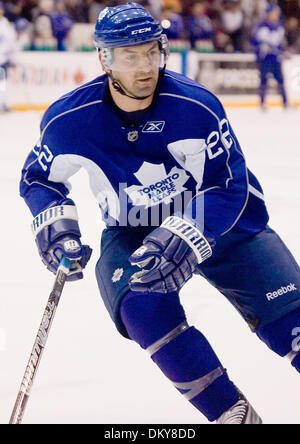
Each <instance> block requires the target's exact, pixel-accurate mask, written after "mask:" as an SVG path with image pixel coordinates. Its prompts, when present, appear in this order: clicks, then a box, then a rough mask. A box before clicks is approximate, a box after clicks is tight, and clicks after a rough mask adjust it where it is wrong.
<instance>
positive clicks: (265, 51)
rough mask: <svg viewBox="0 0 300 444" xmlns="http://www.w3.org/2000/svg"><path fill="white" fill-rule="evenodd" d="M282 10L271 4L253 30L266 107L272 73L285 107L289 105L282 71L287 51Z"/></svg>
mask: <svg viewBox="0 0 300 444" xmlns="http://www.w3.org/2000/svg"><path fill="white" fill-rule="evenodd" d="M280 15H281V11H280V8H279V6H277V5H274V4H272V5H269V6H268V8H267V10H266V17H265V20H263V21H262V22H261V23H260V24H259V25H258V26H257V28H256V29H255V30H254V32H253V36H252V43H253V45H254V48H255V53H256V58H257V65H258V68H259V71H260V88H259V95H260V101H261V107H262V108H263V109H265V97H266V92H267V83H268V75H269V74H271V75H273V77H274V78H275V79H276V81H277V83H278V91H279V93H280V95H281V97H282V100H283V105H284V107H286V106H287V95H286V90H285V86H284V77H283V73H282V60H283V56H284V51H285V29H284V27H283V25H282V23H281V20H280Z"/></svg>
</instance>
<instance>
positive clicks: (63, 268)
mask: <svg viewBox="0 0 300 444" xmlns="http://www.w3.org/2000/svg"><path fill="white" fill-rule="evenodd" d="M70 265H71V261H70V260H69V259H67V258H64V257H63V258H62V260H61V262H60V265H59V267H58V270H57V273H56V278H55V281H54V285H53V289H52V291H51V293H50V296H49V299H48V303H47V306H46V308H45V311H44V314H43V318H42V322H41V324H40V327H39V330H38V333H37V336H36V339H35V342H34V345H33V349H32V352H31V355H30V358H29V361H28V364H27V367H26V370H25V374H24V376H23V379H22V383H21V387H20V390H19V393H18V396H17V399H16V402H15V405H14V409H13V411H12V414H11V417H10V421H9V424H21V423H22V419H23V415H24V412H25V408H26V404H27V401H28V398H29V395H30V390H31V387H32V384H33V381H34V378H35V376H36V373H37V369H38V366H39V363H40V361H41V358H42V354H43V351H44V348H45V346H46V342H47V339H48V335H49V331H50V327H51V324H52V321H53V319H54V315H55V312H56V309H57V306H58V303H59V300H60V297H61V294H62V291H63V288H64V285H65V282H66V278H67V274H68V272H69V269H70Z"/></svg>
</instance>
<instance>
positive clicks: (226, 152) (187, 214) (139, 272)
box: [21, 3, 300, 424]
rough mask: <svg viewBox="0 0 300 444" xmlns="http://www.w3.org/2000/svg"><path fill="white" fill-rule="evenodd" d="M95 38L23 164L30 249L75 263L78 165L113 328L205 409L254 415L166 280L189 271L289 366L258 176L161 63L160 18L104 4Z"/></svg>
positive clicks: (293, 303) (75, 271) (285, 299)
mask: <svg viewBox="0 0 300 444" xmlns="http://www.w3.org/2000/svg"><path fill="white" fill-rule="evenodd" d="M95 42H96V46H97V48H98V52H99V59H100V63H101V65H102V68H103V69H104V70H105V75H101V76H100V77H98V78H96V79H95V80H94V81H91V82H89V83H87V84H85V85H83V86H81V87H79V88H77V89H76V90H74V91H72V92H70V93H69V94H66V95H65V96H63V97H62V98H60V99H59V100H58V101H56V102H55V103H54V104H52V105H51V106H50V108H49V109H48V110H47V112H46V113H45V115H44V118H43V120H42V123H41V137H40V140H39V143H38V144H37V145H36V146H35V147H34V149H33V151H32V152H31V153H30V154H29V157H28V158H27V160H26V163H25V166H24V169H23V172H22V181H21V195H22V196H23V198H24V199H25V201H26V203H27V205H28V206H29V208H30V210H31V212H32V214H33V216H34V221H33V226H32V227H33V232H34V234H35V239H36V243H37V247H38V251H39V253H40V255H41V258H42V260H43V262H44V263H45V264H46V266H47V267H48V268H49V270H51V271H53V272H54V273H55V272H56V270H57V267H58V264H59V261H60V258H61V257H62V255H65V256H67V257H69V258H70V259H71V260H72V263H73V267H72V269H71V272H70V275H69V276H68V279H69V280H76V279H80V278H82V277H83V274H82V271H83V268H84V267H85V266H86V264H87V262H88V260H89V258H90V255H91V249H90V247H88V246H87V245H82V243H81V240H80V239H81V233H80V230H79V225H78V217H77V213H76V207H75V203H74V202H73V201H72V200H71V199H70V198H69V197H68V193H69V191H70V184H69V181H68V180H69V178H70V177H71V176H72V175H73V174H75V173H76V172H77V171H78V170H79V169H80V168H81V167H83V168H85V169H86V170H87V172H88V174H89V176H90V183H91V188H92V191H93V193H94V195H95V197H96V199H97V201H98V202H99V206H100V209H101V212H102V217H103V219H104V221H105V222H106V225H107V228H106V229H105V230H104V231H103V233H102V239H101V257H100V259H99V261H98V262H97V265H96V277H97V281H98V285H99V289H100V293H101V296H102V298H103V300H104V303H105V305H106V307H107V309H108V311H109V313H110V315H111V317H112V319H113V321H114V322H115V324H116V327H117V328H118V330H119V332H120V333H121V334H123V335H124V336H125V337H127V338H130V339H132V340H134V341H136V342H137V343H138V344H139V345H140V346H141V347H142V348H143V349H145V350H146V351H148V353H149V354H150V356H151V358H152V360H153V361H154V362H155V363H156V364H157V365H158V367H159V368H160V369H161V371H162V372H163V373H164V375H165V376H166V377H167V378H168V379H169V380H170V381H171V382H172V383H173V385H174V386H175V387H176V388H177V390H178V391H179V392H180V393H182V395H183V396H184V397H185V398H186V399H187V400H189V401H190V402H191V403H192V404H193V405H194V406H195V408H197V409H198V410H199V411H200V412H202V413H203V414H204V415H205V416H206V417H207V419H208V420H209V421H217V422H218V423H219V424H260V423H261V419H260V417H259V415H258V414H257V413H256V412H255V410H254V409H253V407H251V405H250V404H249V402H248V401H247V399H246V398H245V397H244V396H243V395H242V394H241V393H240V391H239V390H238V389H237V388H236V386H235V385H234V384H233V383H232V382H231V381H230V379H229V377H228V375H227V372H226V370H225V368H224V367H223V366H222V364H221V362H220V360H219V359H218V357H217V356H216V354H215V352H214V351H213V349H212V347H211V346H210V344H209V342H208V341H207V339H206V338H205V337H204V336H203V334H202V333H201V332H200V331H198V330H197V329H196V328H194V327H192V326H190V325H188V323H187V319H186V316H185V312H184V309H183V307H182V305H181V303H180V299H179V290H180V289H181V287H182V286H183V285H184V283H185V282H186V281H187V280H188V279H190V278H191V277H192V275H193V274H200V275H202V276H203V277H204V278H206V279H207V280H208V281H209V282H210V283H211V284H212V285H213V286H214V287H216V288H217V289H218V290H219V291H220V292H221V293H223V294H224V296H225V297H226V298H228V299H229V301H230V302H231V303H232V304H233V305H234V306H235V307H236V309H237V310H238V311H239V312H240V314H241V315H242V316H243V317H244V319H245V320H246V321H247V322H248V324H249V326H250V328H251V329H252V330H253V331H254V332H255V333H256V334H257V336H258V337H259V338H260V339H261V340H262V341H264V342H265V343H266V344H267V345H268V346H269V347H270V348H271V349H272V350H273V351H274V352H276V353H278V354H279V355H280V356H287V357H289V359H290V360H291V362H292V365H293V366H294V367H295V368H296V370H298V371H299V372H300V353H298V350H296V349H295V347H293V346H292V341H293V339H294V338H293V336H291V332H292V331H293V329H294V328H295V327H299V326H300V294H299V286H300V279H299V267H298V265H297V264H296V262H295V260H294V258H293V257H292V255H291V253H290V252H289V250H288V249H287V247H286V246H285V245H284V244H283V242H282V241H281V240H280V238H279V237H278V236H277V234H276V233H275V232H274V231H273V230H272V229H271V228H270V227H269V226H268V225H267V223H268V214H267V210H266V207H265V202H264V195H263V192H262V189H261V187H260V185H259V183H258V181H257V179H256V178H255V176H254V175H253V174H252V173H251V172H250V171H249V170H248V169H247V167H246V164H245V159H244V156H243V153H242V151H241V148H240V146H239V143H238V141H237V139H236V137H235V134H234V132H233V130H232V128H231V126H230V124H229V122H228V119H227V116H226V114H225V112H224V109H223V107H222V105H221V103H220V102H219V100H218V99H217V98H216V97H215V96H214V95H213V94H212V93H210V92H209V91H208V90H206V89H205V88H204V87H202V86H201V85H199V84H198V83H196V82H194V81H192V80H190V79H188V78H186V77H183V76H181V75H179V74H175V73H173V72H170V71H167V70H165V65H166V61H167V57H168V42H167V39H166V37H165V36H164V35H163V34H162V29H161V27H160V25H159V23H158V22H156V21H155V20H154V19H153V17H152V16H151V15H150V14H149V13H148V12H147V11H146V10H145V9H144V8H143V7H141V6H139V5H137V4H135V3H127V4H125V5H121V6H117V7H113V8H105V9H104V10H103V11H102V12H101V13H100V15H99V19H98V21H97V24H96V31H95ZM199 297H201V294H199Z"/></svg>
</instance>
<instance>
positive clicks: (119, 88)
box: [107, 70, 152, 100]
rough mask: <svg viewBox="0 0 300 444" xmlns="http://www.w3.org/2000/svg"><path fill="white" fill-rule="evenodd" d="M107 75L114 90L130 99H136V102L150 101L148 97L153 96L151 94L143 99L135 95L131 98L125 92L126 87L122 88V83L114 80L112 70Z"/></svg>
mask: <svg viewBox="0 0 300 444" xmlns="http://www.w3.org/2000/svg"><path fill="white" fill-rule="evenodd" d="M107 75H108V77H109V78H110V79H111V81H112V86H113V87H114V89H115V90H116V91H117V92H118V93H120V94H122V95H123V96H126V97H130V99H134V100H145V99H148V97H151V96H152V94H149V95H147V96H142V97H137V96H134V95H132V96H131V95H129V94H127V92H126V91H125V89H124V87H122V85H121V83H120V82H119V81H118V80H116V79H115V78H114V76H113V74H112V71H111V70H110V72H108V73H107Z"/></svg>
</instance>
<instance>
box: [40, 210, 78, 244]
mask: <svg viewBox="0 0 300 444" xmlns="http://www.w3.org/2000/svg"><path fill="white" fill-rule="evenodd" d="M62 219H68V220H73V221H76V222H78V214H77V209H76V206H75V205H57V206H55V207H50V208H47V209H46V210H45V211H42V212H41V213H40V214H38V215H37V216H36V217H35V218H34V219H33V222H32V224H31V229H32V233H33V235H34V237H36V236H37V235H38V234H39V233H40V232H41V231H42V230H43V229H44V228H45V227H47V226H48V225H52V224H53V223H55V222H57V221H61V220H62Z"/></svg>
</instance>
